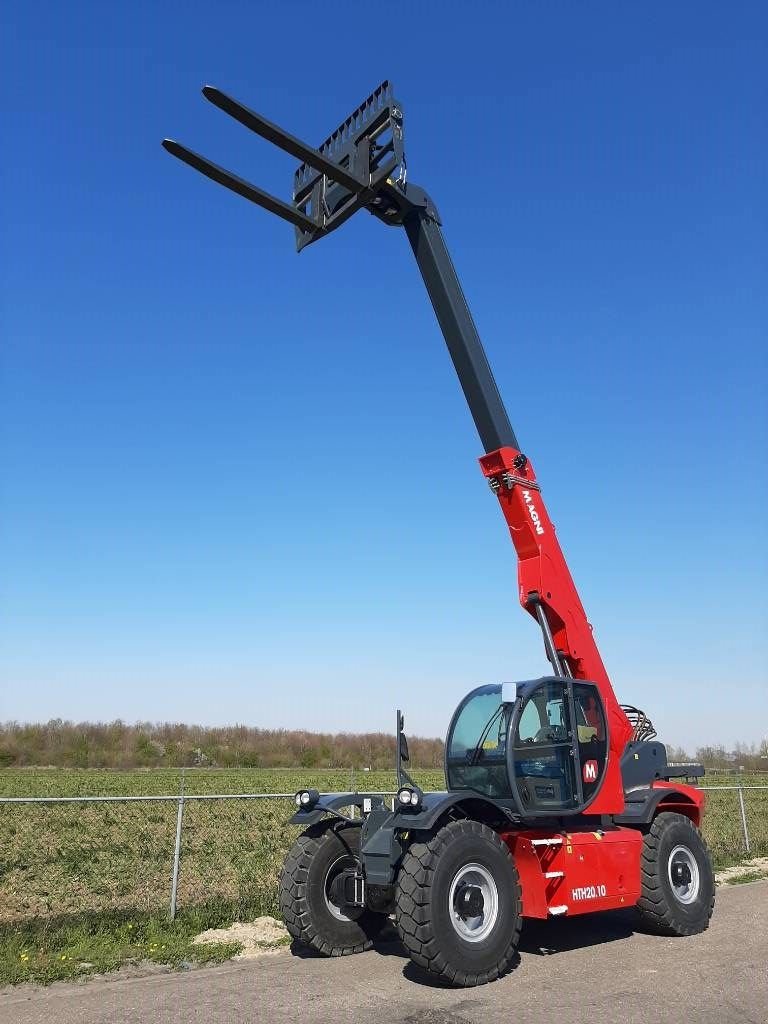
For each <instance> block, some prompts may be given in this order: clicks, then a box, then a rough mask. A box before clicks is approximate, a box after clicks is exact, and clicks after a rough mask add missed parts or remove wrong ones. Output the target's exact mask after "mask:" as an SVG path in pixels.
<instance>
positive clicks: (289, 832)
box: [0, 771, 768, 923]
mask: <svg viewBox="0 0 768 1024" xmlns="http://www.w3.org/2000/svg"><path fill="white" fill-rule="evenodd" d="M286 774H287V773H286ZM290 774H291V775H292V776H293V781H295V780H296V777H297V773H295V772H294V773H290ZM391 774H392V773H387V772H380V773H354V774H352V775H351V776H350V773H349V772H346V771H345V772H336V773H325V774H323V775H322V776H320V777H318V775H317V773H315V774H314V775H313V776H312V777H310V778H309V779H308V780H307V778H306V777H305V779H304V782H305V784H315V785H317V786H318V788H322V789H325V790H326V791H330V790H336V791H356V790H359V791H361V792H367V793H370V792H373V793H377V792H378V793H386V792H391V790H392V789H393V788H394V787H393V779H392V777H391ZM418 774H419V782H420V784H422V785H424V786H425V788H439V787H440V786H441V785H442V778H441V777H440V776H441V773H435V772H423V773H418ZM432 776H437V778H432ZM165 781H166V784H167V781H168V780H165ZM178 781H179V777H178V775H177V776H176V782H177V786H178ZM216 781H218V782H219V783H220V782H222V781H225V780H223V779H221V778H219V779H216V778H215V777H213V778H212V777H211V775H210V773H209V774H208V775H207V776H205V777H204V778H203V779H200V778H195V777H194V776H193V777H191V778H189V777H188V778H187V779H185V780H184V784H183V786H184V788H183V789H182V788H181V787H179V788H178V789H177V792H176V793H168V792H166V793H147V794H138V795H133V796H124V795H118V794H110V795H108V796H98V797H89V796H85V795H81V794H75V795H73V794H71V793H70V794H68V795H67V796H64V797H61V796H53V795H42V796H36V797H27V796H2V797H0V923H2V922H12V921H14V920H21V919H24V918H29V917H36V918H46V917H56V916H59V915H69V914H80V913H88V912H94V911H104V910H114V911H146V912H165V911H168V910H170V911H171V912H173V911H174V910H175V906H176V905H177V904H178V906H179V907H181V908H184V907H192V906H197V905H201V904H211V903H220V904H227V905H228V906H231V907H232V909H233V912H235V913H242V914H246V913H247V914H272V915H277V913H278V907H277V879H278V874H279V871H280V866H281V864H282V861H283V857H284V856H285V852H286V850H287V849H288V847H289V846H290V844H291V843H292V842H293V840H294V838H295V836H296V835H297V834H298V829H297V828H296V827H294V826H291V825H289V824H288V823H287V822H288V819H289V817H290V815H291V814H292V813H293V809H294V807H293V799H292V797H293V790H294V786H291V787H290V790H289V789H288V788H287V787H285V788H283V790H282V791H280V789H278V786H279V784H280V783H281V782H282V783H283V785H284V786H285V782H286V781H287V780H286V778H285V777H281V776H279V775H277V776H276V777H275V778H274V779H273V780H272V785H268V786H266V787H264V786H263V784H262V788H266V789H274V790H275V791H274V792H263V791H262V792H261V793H255V792H247V793H245V792H240V793H238V792H229V793H227V792H224V793H222V792H213V790H215V789H218V788H219V787H218V786H216V785H213V783H214V782H216ZM240 781H244V780H243V779H242V778H241V779H240ZM365 783H369V784H368V785H365ZM155 784H156V780H152V781H151V784H150V786H149V788H154V786H155ZM299 784H301V783H299ZM6 788H7V787H6ZM702 788H703V789H706V791H707V813H706V815H705V819H704V823H703V831H704V834H705V836H706V839H707V842H708V844H709V847H710V849H711V850H712V854H713V857H714V860H715V863H716V864H717V865H718V866H724V865H726V864H730V863H734V862H736V861H738V860H740V859H743V858H744V857H745V856H746V855H750V856H752V857H755V856H768V785H756V786H732V785H721V786H712V787H709V786H707V787H702ZM201 789H209V790H210V791H209V792H200V790H201ZM172 890H173V892H172Z"/></svg>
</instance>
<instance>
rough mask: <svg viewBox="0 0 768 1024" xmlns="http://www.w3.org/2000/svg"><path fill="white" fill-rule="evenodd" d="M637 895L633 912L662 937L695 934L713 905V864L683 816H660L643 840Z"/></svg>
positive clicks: (704, 847) (702, 926)
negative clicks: (635, 909) (636, 911)
mask: <svg viewBox="0 0 768 1024" xmlns="http://www.w3.org/2000/svg"><path fill="white" fill-rule="evenodd" d="M641 882H642V895H641V897H640V900H639V902H638V904H637V909H638V910H639V911H640V915H641V917H642V919H643V921H644V923H645V924H646V925H647V926H648V927H649V928H650V929H651V930H652V931H655V932H658V933H659V934H661V935H696V934H697V933H698V932H703V931H704V930H705V929H706V928H707V927H708V925H709V919H710V917H711V916H712V909H713V907H714V905H715V876H714V872H713V870H712V860H711V858H710V855H709V850H708V849H707V846H706V843H705V842H704V840H703V838H702V836H701V833H700V832H699V830H698V829H697V828H696V826H695V825H694V824H693V822H692V821H691V820H690V818H687V817H686V816H685V815H684V814H672V813H669V812H665V813H663V814H659V815H658V816H657V817H656V818H655V819H654V821H653V824H652V825H651V827H650V829H649V830H648V832H647V833H646V835H645V837H644V839H643V853H642V861H641Z"/></svg>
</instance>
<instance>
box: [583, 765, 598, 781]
mask: <svg viewBox="0 0 768 1024" xmlns="http://www.w3.org/2000/svg"><path fill="white" fill-rule="evenodd" d="M584 781H585V782H596V781H597V761H586V762H585V764H584Z"/></svg>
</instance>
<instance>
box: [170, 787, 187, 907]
mask: <svg viewBox="0 0 768 1024" xmlns="http://www.w3.org/2000/svg"><path fill="white" fill-rule="evenodd" d="M183 820H184V769H183V768H182V769H181V782H180V783H179V804H178V810H177V812H176V845H175V847H174V850H173V875H172V877H171V906H170V909H169V911H168V917H169V918H170V919H171V921H173V920H174V918H175V917H176V893H177V891H178V888H179V858H180V856H181V825H182V822H183Z"/></svg>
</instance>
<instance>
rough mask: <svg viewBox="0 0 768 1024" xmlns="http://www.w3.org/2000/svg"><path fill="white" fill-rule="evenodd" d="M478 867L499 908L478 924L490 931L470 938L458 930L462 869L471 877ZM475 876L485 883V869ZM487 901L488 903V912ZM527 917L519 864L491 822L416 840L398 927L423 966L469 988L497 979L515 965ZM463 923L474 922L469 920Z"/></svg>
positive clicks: (403, 870) (403, 875)
mask: <svg viewBox="0 0 768 1024" xmlns="http://www.w3.org/2000/svg"><path fill="white" fill-rule="evenodd" d="M473 865H476V866H478V867H479V868H480V869H481V871H484V872H485V873H486V875H487V876H488V877H490V878H491V879H492V881H493V884H494V885H495V889H496V913H495V917H492V912H491V910H489V912H488V917H487V919H486V923H485V924H484V925H479V926H477V927H478V928H480V929H481V930H482V928H483V927H489V931H488V932H487V934H485V935H484V936H483V937H482V938H481V939H479V940H477V939H476V940H474V941H468V940H467V939H466V938H464V937H463V936H462V934H460V931H459V928H461V927H462V923H461V921H460V920H459V918H460V917H461V914H460V913H459V911H458V910H457V902H456V900H457V898H458V894H460V893H461V886H460V887H459V888H458V889H456V888H455V883H456V881H457V880H458V879H460V878H461V877H462V872H465V875H464V877H466V878H468V879H471V878H472V876H473V872H472V871H471V870H470V868H471V866H473ZM474 874H475V875H476V876H477V879H478V880H481V881H482V874H479V873H476V872H475V873H474ZM483 884H486V885H487V882H484V883H483ZM468 885H469V883H468ZM468 885H465V886H464V888H465V889H466V888H467V887H468ZM469 887H471V886H469ZM474 887H475V888H478V886H477V885H475V886H474ZM452 888H453V889H454V898H453V901H452V900H451V891H452ZM491 892H492V890H491ZM488 905H489V907H490V900H489V901H488ZM485 906H486V904H485V903H483V913H485ZM472 920H477V921H482V920H483V917H482V916H481V917H474V916H473V917H471V918H470V923H471V921H472ZM454 921H455V922H456V923H454ZM521 921H522V904H521V897H520V881H519V878H518V873H517V868H516V867H515V862H514V860H513V859H512V855H511V853H510V852H509V849H508V847H507V846H506V845H505V843H503V842H502V841H501V839H499V837H498V836H497V835H496V833H495V832H494V831H493V830H492V829H490V828H489V827H488V826H487V825H483V824H481V823H480V822H479V821H453V822H451V823H450V824H448V825H445V826H444V827H443V828H441V829H440V830H439V831H438V832H437V833H435V834H434V835H432V836H430V837H429V838H428V839H426V840H425V841H424V842H417V843H412V844H411V846H410V847H409V849H408V851H407V853H406V854H405V856H404V858H403V861H402V865H401V867H400V871H399V874H398V877H397V886H396V890H395V925H396V926H397V930H398V933H399V935H400V939H401V940H402V942H403V944H404V946H405V948H406V949H407V950H408V953H409V955H410V957H411V960H413V962H414V963H415V964H418V966H419V967H422V968H423V969H424V970H426V971H429V973H430V974H431V975H433V976H435V977H437V978H439V979H440V980H441V981H443V982H444V983H446V984H451V985H457V986H459V985H460V986H464V987H469V986H472V985H485V984H486V983H487V982H489V981H494V980H495V979H496V978H498V977H500V976H501V975H502V974H504V973H505V972H506V971H508V970H509V968H510V967H511V966H512V963H513V961H514V958H515V953H516V950H517V943H518V939H519V937H520V926H521ZM491 922H493V923H491ZM464 927H465V928H467V927H468V923H467V922H464Z"/></svg>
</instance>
